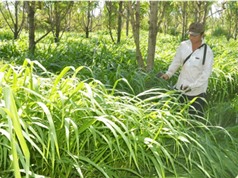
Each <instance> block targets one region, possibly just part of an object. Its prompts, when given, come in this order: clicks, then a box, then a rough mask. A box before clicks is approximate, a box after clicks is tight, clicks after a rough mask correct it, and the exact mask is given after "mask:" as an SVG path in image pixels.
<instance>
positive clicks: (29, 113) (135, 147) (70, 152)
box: [0, 32, 238, 178]
mask: <svg viewBox="0 0 238 178" xmlns="http://www.w3.org/2000/svg"><path fill="white" fill-rule="evenodd" d="M142 35H144V33H142ZM124 39H126V40H123V41H122V43H121V44H112V43H111V42H110V38H109V36H106V34H105V33H103V32H102V33H100V34H92V38H91V39H84V38H83V37H82V36H80V35H78V34H73V33H69V34H67V35H66V36H65V37H64V38H63V39H62V43H60V44H58V45H56V44H54V43H51V42H52V41H53V40H52V37H50V36H49V37H48V38H46V39H45V40H44V41H42V42H41V43H39V44H38V49H37V51H36V56H35V59H36V60H30V59H25V58H24V57H26V56H24V55H26V54H25V52H24V50H25V49H26V47H25V46H24V44H25V43H24V39H21V40H18V41H16V42H14V45H15V49H16V50H13V51H12V52H11V53H12V55H13V56H16V57H10V55H9V53H10V52H7V49H12V42H11V43H5V47H3V49H5V50H4V51H6V52H4V53H2V55H1V58H2V59H4V60H6V61H4V62H2V63H1V64H0V85H1V88H0V96H1V98H2V99H1V100H0V106H1V108H0V119H1V123H0V143H1V144H0V150H1V152H0V170H1V172H0V177H14V176H15V177H21V176H22V177H25V176H26V177H37V176H38V177H40V176H42V177H51V178H54V177H55V178H56V177H89V178H90V177H110V178H111V177H160V178H164V177H166V178H168V177H171V178H172V177H191V178H196V177H197V178H200V177H210V178H217V177H235V176H237V172H238V168H237V166H236V165H237V164H238V160H237V156H236V155H237V144H238V140H237V135H238V133H237V126H236V125H237V112H238V110H237V101H238V99H237V98H238V97H237V83H238V81H237V80H238V77H237V66H238V65H237V60H236V59H237V51H236V50H235V49H236V48H237V44H236V43H235V41H230V42H227V41H226V40H225V39H224V38H219V39H218V38H216V39H211V38H209V37H207V39H206V40H207V43H208V44H209V45H210V46H211V47H212V49H213V51H214V55H215V63H214V71H213V74H212V77H211V79H210V83H209V92H208V95H209V97H208V106H209V107H208V109H207V111H206V118H200V120H202V121H203V122H201V121H200V120H196V119H194V118H191V117H190V116H189V115H188V113H187V108H188V107H189V105H188V104H184V105H181V104H179V103H178V97H179V93H177V92H175V91H173V90H171V88H170V87H171V86H172V85H173V84H174V82H175V81H176V76H175V77H173V78H172V80H170V81H169V82H167V81H164V80H162V79H158V78H157V77H156V74H157V73H158V72H163V71H165V70H166V69H167V67H168V65H169V63H170V61H171V60H172V58H173V56H174V53H175V51H176V47H177V46H178V44H179V38H177V37H174V36H169V35H162V34H159V38H158V42H157V49H156V58H155V61H156V65H155V69H154V71H151V72H150V73H145V72H143V71H140V70H138V69H137V67H136V61H135V50H134V44H133V41H132V39H131V38H130V37H127V38H124ZM143 40H145V38H142V41H143ZM145 41H146V40H145ZM145 46H146V45H145V43H142V48H143V49H146V48H145ZM142 51H143V54H145V53H146V51H145V50H142ZM17 55H18V56H17ZM23 58H24V60H23ZM7 60H8V61H7ZM9 61H10V62H9ZM228 61H229V62H228ZM21 62H22V63H21ZM15 63H18V64H19V63H21V65H16V64H15ZM194 117H195V116H194Z"/></svg>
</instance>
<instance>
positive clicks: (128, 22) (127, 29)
mask: <svg viewBox="0 0 238 178" xmlns="http://www.w3.org/2000/svg"><path fill="white" fill-rule="evenodd" d="M126 11H127V15H126V36H128V35H129V24H130V10H129V8H128V7H127V9H126Z"/></svg>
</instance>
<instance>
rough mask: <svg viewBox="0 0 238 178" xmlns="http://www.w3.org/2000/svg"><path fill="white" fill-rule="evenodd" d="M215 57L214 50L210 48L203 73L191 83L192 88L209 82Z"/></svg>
mask: <svg viewBox="0 0 238 178" xmlns="http://www.w3.org/2000/svg"><path fill="white" fill-rule="evenodd" d="M213 58H214V56H213V52H212V50H211V49H210V48H209V49H208V52H207V55H206V60H205V63H204V67H203V71H202V73H201V75H200V76H199V77H198V79H197V80H195V81H194V83H192V84H190V86H189V87H190V88H191V89H193V88H197V87H200V86H202V85H204V84H205V83H207V81H208V78H209V77H210V75H211V73H212V66H213V62H214V59H213Z"/></svg>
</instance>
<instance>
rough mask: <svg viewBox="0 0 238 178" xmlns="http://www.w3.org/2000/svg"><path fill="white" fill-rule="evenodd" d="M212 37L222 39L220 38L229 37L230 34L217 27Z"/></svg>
mask: <svg viewBox="0 0 238 178" xmlns="http://www.w3.org/2000/svg"><path fill="white" fill-rule="evenodd" d="M212 35H213V36H214V37H220V36H227V35H228V32H227V31H226V30H225V29H224V28H222V27H219V26H218V27H216V28H215V30H214V31H213V32H212Z"/></svg>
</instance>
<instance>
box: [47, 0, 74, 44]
mask: <svg viewBox="0 0 238 178" xmlns="http://www.w3.org/2000/svg"><path fill="white" fill-rule="evenodd" d="M73 4H74V2H73V1H70V2H60V1H54V2H46V8H47V11H48V15H49V17H48V21H49V23H50V26H51V29H52V34H53V35H54V39H55V43H57V42H59V41H60V38H61V37H62V35H63V33H64V32H65V30H66V29H67V28H68V23H67V19H66V16H67V15H68V14H69V13H70V11H71V9H72V6H73ZM61 32H62V33H61ZM60 33H61V35H60Z"/></svg>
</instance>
